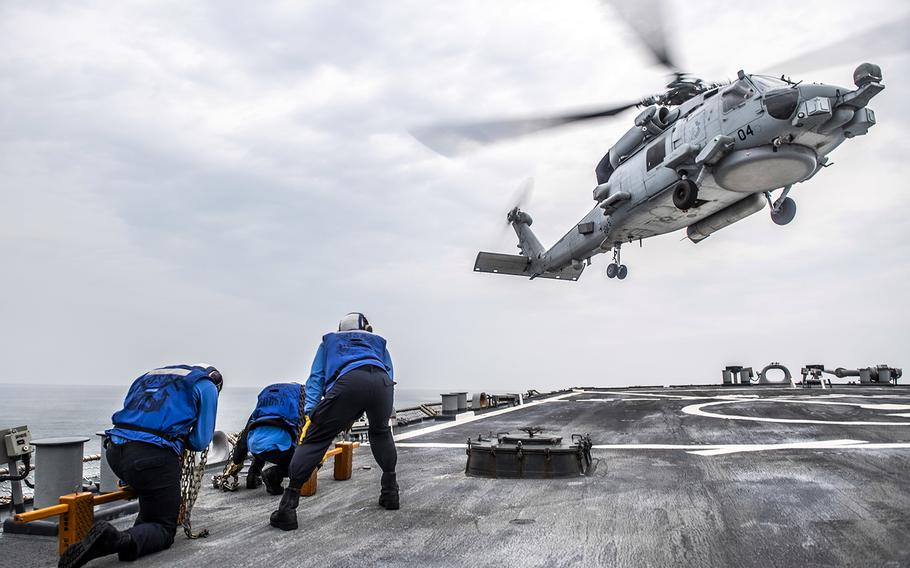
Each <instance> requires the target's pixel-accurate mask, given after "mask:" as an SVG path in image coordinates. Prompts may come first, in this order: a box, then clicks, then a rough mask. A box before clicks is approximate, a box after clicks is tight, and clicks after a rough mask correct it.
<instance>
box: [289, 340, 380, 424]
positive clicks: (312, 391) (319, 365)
mask: <svg viewBox="0 0 910 568" xmlns="http://www.w3.org/2000/svg"><path fill="white" fill-rule="evenodd" d="M341 333H348V332H341ZM327 359H328V357H327V353H326V348H325V340H323V342H322V343H320V344H319V349H317V350H316V356H315V357H314V358H313V365H312V366H311V368H310V377H309V378H308V379H307V381H306V404H304V412H305V413H306V414H308V415H309V414H310V413H311V412H313V409H314V408H315V407H316V405H317V404H319V401H321V400H322V397H324V396H325V395H326V392H327V390H326V376H325V375H326V367H327V366H328V361H327ZM377 362H378V361H377ZM364 364H373V363H372V362H365V363H364ZM382 364H383V366H384V367H385V370H386V372H387V373H388V374H389V378H391V379H393V380H394V379H395V376H394V370H393V368H392V357H391V355H389V350H388V349H384V353H383V354H382ZM355 368H356V366H351V367H350V368H348V369H347V370H352V369H355ZM329 378H331V377H329ZM335 378H336V379H337V377H335ZM331 388H332V385H328V390H331Z"/></svg>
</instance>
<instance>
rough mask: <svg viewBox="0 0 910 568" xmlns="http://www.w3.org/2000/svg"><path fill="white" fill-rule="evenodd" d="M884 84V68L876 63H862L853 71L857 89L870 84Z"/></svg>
mask: <svg viewBox="0 0 910 568" xmlns="http://www.w3.org/2000/svg"><path fill="white" fill-rule="evenodd" d="M881 82H882V68H881V67H879V66H878V65H876V64H874V63H861V64H860V65H859V66H858V67H857V68H856V70H855V71H853V84H854V85H856V86H857V87H862V86H864V85H868V84H869V83H881Z"/></svg>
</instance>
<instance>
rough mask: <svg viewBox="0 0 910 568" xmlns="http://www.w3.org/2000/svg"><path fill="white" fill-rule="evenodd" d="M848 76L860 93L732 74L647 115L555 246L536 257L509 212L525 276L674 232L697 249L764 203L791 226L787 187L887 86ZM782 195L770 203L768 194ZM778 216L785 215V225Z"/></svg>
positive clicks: (560, 271) (868, 119)
mask: <svg viewBox="0 0 910 568" xmlns="http://www.w3.org/2000/svg"><path fill="white" fill-rule="evenodd" d="M864 67H868V68H866V69H864ZM870 69H872V72H871V73H870V72H869V70H870ZM863 71H865V74H863ZM854 80H855V82H856V84H857V87H858V88H857V89H855V90H850V89H846V88H843V87H838V86H833V85H822V84H796V83H792V82H789V81H786V80H781V79H775V78H771V77H764V76H760V75H746V74H744V73H743V72H740V73H739V76H738V79H737V80H736V81H734V82H733V83H731V84H729V85H725V86H718V87H714V88H711V89H709V90H706V91H704V92H702V93H698V94H696V95H695V96H693V97H692V98H690V99H688V100H686V101H684V102H683V103H682V104H680V105H679V106H677V107H675V108H670V107H666V106H651V107H648V108H647V109H645V110H644V111H642V112H641V113H640V114H639V115H638V117H637V118H636V120H635V125H634V126H633V127H632V128H631V129H630V130H629V131H628V132H627V133H626V134H625V135H624V136H623V137H622V138H621V139H620V140H619V141H618V142H617V144H615V145H614V146H613V147H612V148H611V149H610V151H609V152H608V153H607V154H606V155H605V156H604V159H603V160H601V162H600V164H598V167H597V170H596V173H597V177H598V185H597V187H596V188H595V189H594V199H595V201H596V202H597V205H596V206H595V207H594V208H593V209H592V210H591V211H590V212H589V213H588V214H587V215H585V216H584V217H583V218H582V219H581V220H580V221H579V222H578V223H577V224H576V225H575V226H574V227H573V228H572V229H571V230H570V231H569V232H567V233H566V234H565V236H563V237H562V238H561V239H560V240H559V241H558V242H557V243H556V244H555V245H554V246H553V247H551V248H550V249H549V250H546V251H544V250H543V249H542V247H541V246H540V244H539V243H538V242H537V240H536V238H535V237H534V236H533V233H531V232H530V229H529V226H530V224H531V218H530V216H528V215H527V214H526V213H523V212H518V211H515V212H513V214H510V218H509V221H510V222H511V223H512V226H513V228H514V229H515V231H516V233H517V234H518V237H519V248H521V250H522V254H523V256H526V257H527V258H528V262H527V267H526V269H525V270H524V274H525V275H529V276H531V277H532V278H533V277H537V276H544V277H549V278H562V279H569V280H576V279H577V278H578V276H579V275H580V274H581V271H582V270H583V269H584V267H585V266H586V265H587V264H590V259H591V257H593V256H595V255H597V254H600V253H603V252H607V251H609V250H611V249H612V250H613V251H614V255H618V251H619V247H620V246H621V245H622V244H623V243H628V242H632V241H635V240H640V239H646V238H649V237H653V236H657V235H662V234H666V233H671V232H674V231H677V230H680V229H687V235H688V237H689V239H690V240H692V241H693V242H699V241H701V240H703V239H704V238H707V237H708V236H709V235H711V234H712V233H713V232H715V231H717V230H719V229H721V228H723V227H726V226H728V225H730V224H732V223H734V222H736V221H738V220H741V219H743V218H745V217H747V216H749V215H751V214H753V213H755V212H757V211H759V210H761V209H763V208H764V207H765V205H766V203H767V204H770V205H771V207H772V217H773V218H774V216H775V215H777V216H778V217H776V218H774V219H775V222H777V223H779V224H785V223H787V222H789V220H790V219H792V216H793V214H795V203H793V202H792V200H789V199H788V198H787V197H786V194H787V193H788V192H789V191H790V187H791V186H792V185H794V184H796V183H800V182H804V181H807V180H809V179H811V178H812V177H813V176H815V174H816V173H818V172H819V170H821V168H823V167H824V166H825V165H826V164H827V162H828V154H830V153H831V152H832V151H833V150H834V149H835V148H837V147H838V146H839V145H840V144H841V143H843V142H844V140H846V139H847V138H852V137H854V136H858V135H862V134H865V133H866V132H867V130H868V129H869V127H871V126H872V125H874V124H875V115H874V113H873V111H872V110H871V109H868V108H866V104H867V103H868V102H869V100H870V99H871V98H872V97H873V96H875V95H876V94H878V93H879V92H880V91H881V90H882V89H884V86H883V85H882V84H881V82H880V81H881V71H880V70H879V69H878V68H877V66H871V65H869V64H864V65H863V66H860V67H859V68H857V71H856V72H855V73H854ZM781 188H783V189H784V192H783V194H782V195H781V196H780V198H778V200H777V201H776V202H774V203H772V201H771V193H770V192H771V191H774V190H777V189H781ZM784 201H789V203H784ZM784 205H786V206H787V207H784ZM781 209H788V211H789V214H788V213H787V212H785V213H784V214H783V216H785V217H787V218H786V219H783V222H781V219H780V217H781V215H782V213H781V212H780V210H781ZM516 213H517V214H516ZM483 254H489V253H481V255H483ZM614 261H615V262H617V266H619V265H618V260H617V259H616V258H615V259H614ZM478 266H480V257H478V265H477V266H475V270H480V271H487V270H483V269H482V268H478ZM623 270H625V267H624V266H623ZM489 271H496V272H499V270H489ZM503 272H506V273H515V272H507V271H503ZM614 272H615V271H614ZM620 277H624V273H623V274H622V275H621V276H620Z"/></svg>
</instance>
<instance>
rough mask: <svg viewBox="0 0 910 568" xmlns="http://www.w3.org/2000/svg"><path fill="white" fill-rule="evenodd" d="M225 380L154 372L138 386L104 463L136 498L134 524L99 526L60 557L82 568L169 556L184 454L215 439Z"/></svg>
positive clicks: (69, 566) (195, 368) (186, 370)
mask: <svg viewBox="0 0 910 568" xmlns="http://www.w3.org/2000/svg"><path fill="white" fill-rule="evenodd" d="M221 383H222V378H221V373H219V372H218V370H217V369H215V368H214V367H211V366H208V365H201V364H200V365H173V366H171V367H164V368H161V369H155V370H153V371H149V372H148V373H146V374H144V375H142V376H141V377H139V378H138V379H136V380H135V381H134V382H133V385H132V386H131V387H130V390H129V392H128V393H127V395H126V400H125V401H124V403H123V409H122V410H119V411H118V412H116V413H114V416H113V417H112V422H113V424H114V427H113V428H112V429H110V430H108V431H107V432H106V434H107V441H106V442H105V446H106V452H107V462H108V464H110V466H111V469H112V470H113V471H114V473H115V474H117V477H119V478H120V479H121V480H122V481H123V482H124V483H126V484H127V485H129V486H130V487H131V488H132V489H133V490H134V491H135V492H136V495H137V496H138V498H139V515H138V516H137V517H136V523H135V524H134V525H133V526H132V527H131V528H129V529H127V530H125V531H122V532H121V531H118V530H117V529H115V528H114V527H113V525H111V524H110V523H108V522H106V521H100V522H97V523H95V525H94V526H93V527H92V528H91V529H90V530H89V532H88V535H86V537H85V538H84V539H82V540H81V541H80V542H77V543H76V544H74V545H72V546H71V547H69V548H68V549H67V550H66V552H64V554H63V556H61V557H60V563H59V566H60V568H77V567H79V566H83V565H84V564H86V563H87V562H89V561H90V560H92V559H95V558H99V557H101V556H107V555H110V554H114V553H117V554H118V555H119V557H120V560H135V559H137V558H139V557H140V556H145V555H146V554H151V553H153V552H158V551H159V550H164V549H166V548H170V546H171V544H173V543H174V535H175V534H176V532H177V516H178V514H179V511H180V473H181V463H180V456H181V454H182V453H183V449H184V447H185V446H187V447H189V449H190V450H192V451H203V450H205V449H206V448H207V447H208V445H209V444H210V443H211V441H212V436H213V434H214V432H215V414H216V412H217V409H218V393H219V392H220V391H221Z"/></svg>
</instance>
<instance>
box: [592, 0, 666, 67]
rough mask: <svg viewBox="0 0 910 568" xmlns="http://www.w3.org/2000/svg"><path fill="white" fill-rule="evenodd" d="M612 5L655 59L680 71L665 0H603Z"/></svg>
mask: <svg viewBox="0 0 910 568" xmlns="http://www.w3.org/2000/svg"><path fill="white" fill-rule="evenodd" d="M601 1H602V2H603V3H604V4H606V5H607V6H610V7H611V8H612V9H613V11H614V12H615V13H616V15H617V16H619V17H620V18H622V20H623V21H624V22H625V23H626V25H628V26H629V27H630V28H631V29H632V31H633V32H635V35H637V36H638V39H639V40H640V41H641V42H642V44H644V46H645V47H646V48H648V51H650V52H651V55H652V56H653V57H654V60H655V61H656V62H657V63H659V64H660V65H663V66H664V67H666V68H667V69H669V70H670V71H671V72H672V73H677V72H679V65H678V64H677V63H678V62H677V61H676V58H675V57H674V53H673V50H672V49H671V45H672V43H673V42H672V41H671V38H670V28H669V26H667V25H666V20H665V19H664V9H665V4H666V2H664V0H601Z"/></svg>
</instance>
